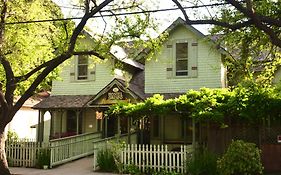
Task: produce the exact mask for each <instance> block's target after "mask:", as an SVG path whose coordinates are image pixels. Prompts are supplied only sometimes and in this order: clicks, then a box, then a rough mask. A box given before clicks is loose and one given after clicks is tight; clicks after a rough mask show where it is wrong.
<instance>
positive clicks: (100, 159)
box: [97, 148, 118, 172]
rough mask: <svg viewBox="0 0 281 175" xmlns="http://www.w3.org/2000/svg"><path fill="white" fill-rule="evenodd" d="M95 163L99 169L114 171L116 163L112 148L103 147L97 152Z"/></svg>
mask: <svg viewBox="0 0 281 175" xmlns="http://www.w3.org/2000/svg"><path fill="white" fill-rule="evenodd" d="M97 164H98V166H99V168H100V171H104V172H115V171H117V170H118V169H117V164H116V161H115V157H114V152H113V150H112V149H109V148H104V149H101V150H99V151H98V153H97Z"/></svg>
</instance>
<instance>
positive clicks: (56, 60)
mask: <svg viewBox="0 0 281 175" xmlns="http://www.w3.org/2000/svg"><path fill="white" fill-rule="evenodd" d="M112 1H113V0H104V1H103V2H102V3H101V4H99V5H98V6H97V7H96V8H95V9H93V10H91V12H90V13H85V14H84V16H83V18H82V19H81V21H80V22H79V24H78V25H77V27H76V28H75V29H74V31H73V33H72V36H71V38H70V42H69V47H68V50H67V51H65V52H64V53H63V54H61V55H59V56H57V57H56V58H54V59H53V60H54V62H53V63H52V64H49V65H48V66H47V67H45V69H44V70H43V71H42V72H41V73H40V74H39V75H38V76H37V77H36V78H35V80H34V81H33V83H32V84H31V85H30V87H29V88H28V89H27V90H26V91H25V93H24V94H23V95H22V96H21V97H20V99H19V100H18V101H17V102H16V103H15V105H14V109H15V110H14V111H13V113H12V115H11V116H13V115H14V114H15V112H16V111H17V110H19V109H20V107H21V106H22V105H23V104H24V102H25V101H26V100H27V99H28V98H29V97H31V96H32V94H33V92H34V91H35V89H36V87H37V86H38V85H39V84H40V83H41V82H42V81H43V79H44V78H45V77H46V76H47V75H48V74H49V73H50V72H51V71H53V70H54V69H55V68H56V67H58V66H59V65H60V64H62V63H63V62H64V61H66V60H67V59H69V58H70V57H71V56H72V55H73V54H74V53H75V52H74V48H75V43H76V41H77V38H78V35H79V34H80V33H81V31H82V30H83V28H84V26H85V25H86V23H87V21H88V19H89V18H90V17H92V16H93V15H95V14H96V13H98V12H99V11H100V10H101V9H102V8H104V7H105V6H107V5H108V4H109V3H111V2H112ZM9 120H12V117H11V118H9Z"/></svg>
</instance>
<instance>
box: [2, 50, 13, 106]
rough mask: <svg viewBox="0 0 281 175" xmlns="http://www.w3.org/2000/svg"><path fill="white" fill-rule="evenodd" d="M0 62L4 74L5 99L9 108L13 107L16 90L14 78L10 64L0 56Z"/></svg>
mask: <svg viewBox="0 0 281 175" xmlns="http://www.w3.org/2000/svg"><path fill="white" fill-rule="evenodd" d="M0 62H1V64H2V65H3V68H4V71H5V74H6V92H5V99H6V101H7V104H8V105H9V106H12V105H13V97H14V96H13V94H14V91H15V89H16V83H15V76H14V73H13V70H12V67H11V65H10V62H9V61H7V60H6V59H5V58H4V56H3V55H0Z"/></svg>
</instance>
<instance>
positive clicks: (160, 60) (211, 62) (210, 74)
mask: <svg viewBox="0 0 281 175" xmlns="http://www.w3.org/2000/svg"><path fill="white" fill-rule="evenodd" d="M184 39H186V40H189V41H194V40H197V42H198V48H197V49H198V59H197V75H196V77H175V76H172V77H167V67H169V66H170V65H171V64H174V63H173V61H174V58H171V57H173V55H171V51H169V49H171V48H167V47H166V46H167V44H169V43H172V42H173V41H175V40H184ZM221 69H222V67H221V54H220V53H219V52H218V51H217V50H216V49H212V45H211V44H210V43H209V42H208V41H205V40H204V39H199V38H198V37H197V36H196V35H195V34H194V33H192V32H190V31H188V30H187V29H186V28H185V27H184V26H178V27H176V28H175V29H174V31H172V32H171V33H170V36H169V38H168V40H167V41H166V43H164V45H163V47H162V49H161V52H160V53H159V55H158V56H157V58H156V60H150V61H146V63H145V93H184V92H186V91H187V90H189V89H199V88H202V87H209V88H221V87H223V85H222V79H221V76H222V75H221V72H222V70H221ZM173 71H174V69H173Z"/></svg>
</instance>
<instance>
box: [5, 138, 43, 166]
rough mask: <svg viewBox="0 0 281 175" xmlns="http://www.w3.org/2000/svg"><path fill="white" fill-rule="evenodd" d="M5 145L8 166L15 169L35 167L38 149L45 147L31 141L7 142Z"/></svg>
mask: <svg viewBox="0 0 281 175" xmlns="http://www.w3.org/2000/svg"><path fill="white" fill-rule="evenodd" d="M5 145H6V146H5V147H6V148H5V149H6V150H5V151H6V157H7V160H8V163H9V166H16V167H35V166H36V163H37V159H38V155H39V151H40V149H41V148H42V147H44V146H47V145H45V144H44V143H39V142H36V141H35V140H32V139H17V140H7V141H6V143H5Z"/></svg>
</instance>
